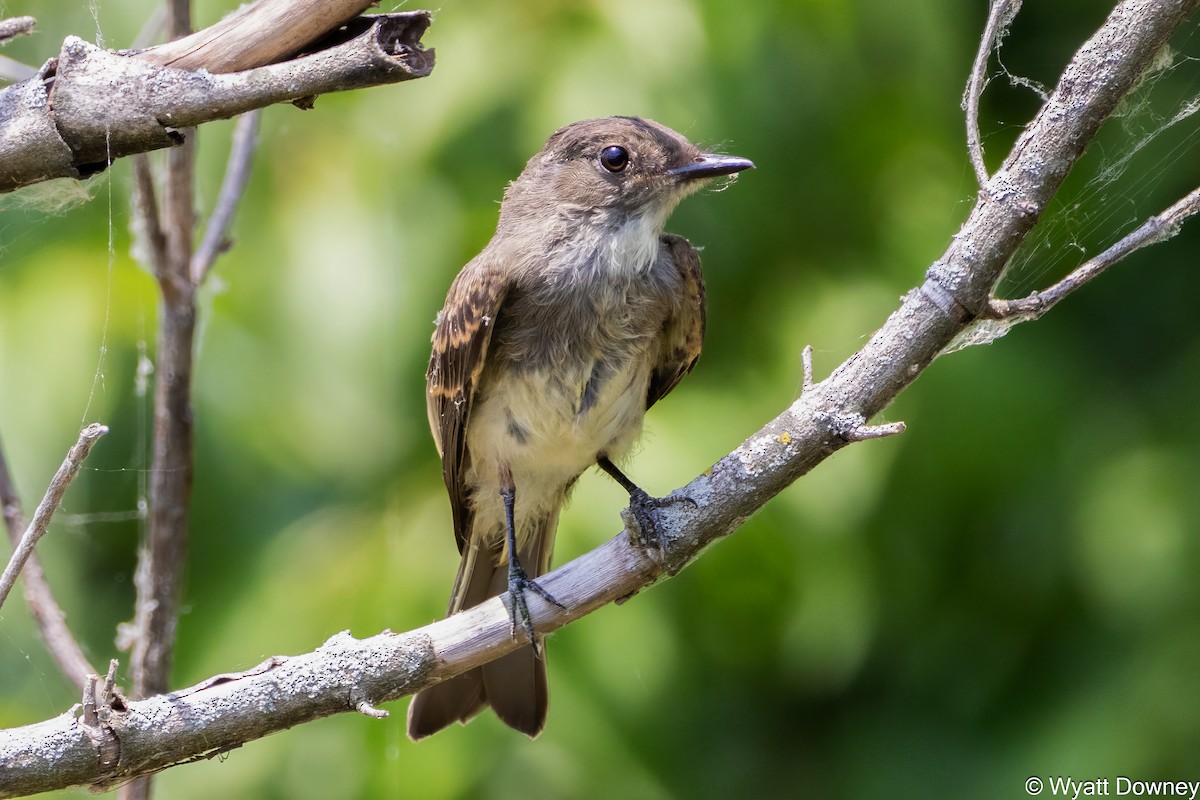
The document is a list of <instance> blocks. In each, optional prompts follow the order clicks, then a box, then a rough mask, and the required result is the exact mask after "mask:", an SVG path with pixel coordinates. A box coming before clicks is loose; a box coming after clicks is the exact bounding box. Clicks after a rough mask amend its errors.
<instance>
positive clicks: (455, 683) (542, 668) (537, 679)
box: [408, 508, 558, 740]
mask: <svg viewBox="0 0 1200 800" xmlns="http://www.w3.org/2000/svg"><path fill="white" fill-rule="evenodd" d="M532 527H533V530H532V532H531V534H530V535H529V536H528V537H520V538H521V539H522V540H523V542H522V544H521V546H520V547H519V548H518V550H517V557H518V558H519V559H520V561H521V566H522V567H524V568H525V570H526V572H527V573H528V574H529V577H531V578H536V577H538V576H539V575H543V574H545V573H546V572H548V571H549V569H550V554H551V552H552V551H553V550H554V533H555V530H556V529H557V528H558V508H554V509H552V510H550V511H548V512H547V513H546V514H545V515H544V516H543V517H541V518H540V519H538V520H537V521H536V522H535V523H534V524H533V526H532ZM492 533H493V534H494V535H489V536H476V535H472V536H471V537H470V538H469V539H468V545H467V546H466V547H464V548H463V554H462V561H461V562H460V563H459V566H458V577H457V578H456V579H455V581H454V592H453V594H452V595H451V598H450V610H449V611H448V612H447V616H449V615H450V614H454V613H457V612H459V611H462V610H463V609H465V608H471V607H472V606H477V605H479V604H480V603H482V602H483V601H484V600H487V599H489V598H491V597H495V596H496V595H499V594H502V593H503V592H505V591H506V590H507V589H508V561H507V559H504V560H501V559H502V558H503V553H502V552H500V550H498V549H489V548H488V547H487V546H485V545H483V544H480V543H482V542H503V541H504V533H503V530H501V531H497V532H492ZM538 650H539V651H540V652H541V655H540V656H539V655H537V654H536V653H535V652H534V648H533V647H522V648H520V649H518V650H515V651H514V652H512V653H509V654H508V655H506V656H501V657H500V658H498V659H496V660H495V661H492V662H490V663H488V664H484V665H483V666H482V667H479V668H478V669H473V670H471V671H470V672H465V673H463V674H462V675H458V676H457V677H454V678H451V679H449V680H446V681H442V682H441V683H439V684H437V685H435V686H431V687H430V688H428V689H425V690H424V691H421V692H418V693H417V695H416V696H415V697H414V698H413V701H412V703H411V704H410V705H409V707H408V735H409V738H411V739H413V740H417V739H422V738H424V737H426V736H429V735H430V734H433V733H437V732H438V731H440V730H441V729H442V728H445V727H446V726H447V725H449V724H451V723H453V722H466V721H467V720H469V719H471V717H473V716H475V715H476V714H478V713H479V712H480V711H482V710H483V709H484V708H485V707H487V706H489V705H490V706H491V707H492V710H493V711H495V712H496V716H498V717H500V719H501V721H502V722H504V724H505V725H508V726H509V727H510V728H515V729H516V730H518V731H520V732H521V733H524V734H525V735H526V736H529V737H530V738H532V737H535V736H537V735H538V734H539V733H541V732H542V728H543V726H545V724H546V709H547V707H548V705H549V702H550V699H549V690H548V688H547V686H546V661H545V658H546V656H545V647H544V646H542V645H541V641H540V638H539V647H538Z"/></svg>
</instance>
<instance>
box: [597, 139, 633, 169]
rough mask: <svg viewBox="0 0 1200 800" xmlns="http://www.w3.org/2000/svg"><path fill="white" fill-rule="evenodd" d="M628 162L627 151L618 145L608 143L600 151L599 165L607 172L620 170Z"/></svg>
mask: <svg viewBox="0 0 1200 800" xmlns="http://www.w3.org/2000/svg"><path fill="white" fill-rule="evenodd" d="M628 164H629V151H628V150H626V149H625V148H624V147H620V146H619V145H615V144H614V145H609V146H608V147H606V148H604V149H603V150H601V151H600V166H602V167H604V168H605V169H606V170H608V171H609V172H620V171H621V170H623V169H625V167H626V166H627V165H628Z"/></svg>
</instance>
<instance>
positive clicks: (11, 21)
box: [0, 17, 37, 47]
mask: <svg viewBox="0 0 1200 800" xmlns="http://www.w3.org/2000/svg"><path fill="white" fill-rule="evenodd" d="M35 25H37V20H35V19H34V18H33V17H9V18H8V19H0V47H3V46H4V45H6V44H8V43H9V42H10V41H12V40H13V39H15V38H17V37H18V36H28V35H29V34H31V33H33V28H34V26H35Z"/></svg>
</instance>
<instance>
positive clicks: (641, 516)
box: [621, 489, 696, 553]
mask: <svg viewBox="0 0 1200 800" xmlns="http://www.w3.org/2000/svg"><path fill="white" fill-rule="evenodd" d="M679 502H684V503H691V504H692V505H693V506H694V505H696V501H695V500H693V499H692V498H690V497H687V496H686V495H667V496H666V497H652V496H651V495H649V494H647V493H646V492H645V490H643V489H634V490H633V491H631V492H630V493H629V508H627V509H625V510H624V511H623V512H622V513H621V516H622V517H623V518H624V521H625V526H626V528H628V530H629V533H630V535H631V536H633V538H634V540H635V541H637V543H638V544H639V545H640V546H642V547H645V548H654V549H656V550H658V551H659V552H660V553H661V552H663V550H664V548H665V546H666V541H665V538H664V535H663V534H662V533H661V532H660V529H661V528H662V526H661V525H660V524H659V515H658V512H659V509H662V508H666V507H667V506H671V505H674V504H675V503H679Z"/></svg>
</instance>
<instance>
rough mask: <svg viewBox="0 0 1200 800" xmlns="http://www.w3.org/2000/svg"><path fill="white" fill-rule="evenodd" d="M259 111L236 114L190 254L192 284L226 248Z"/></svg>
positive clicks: (202, 277) (252, 150)
mask: <svg viewBox="0 0 1200 800" xmlns="http://www.w3.org/2000/svg"><path fill="white" fill-rule="evenodd" d="M260 113H261V112H260V111H259V110H258V109H255V110H254V111H251V112H249V113H246V114H243V115H242V116H240V117H238V121H237V125H236V126H235V127H234V129H233V144H232V146H231V148H230V151H229V163H228V164H227V165H226V166H225V177H224V179H223V180H222V181H221V191H220V193H219V194H218V195H217V203H216V205H215V206H214V207H213V212H212V216H211V217H209V220H208V223H207V225H206V226H205V228H204V237H203V238H202V239H201V240H200V246H199V247H197V248H196V254H195V255H194V256H192V270H191V271H192V283H194V284H195V285H196V286H202V285H203V284H204V280H205V278H207V277H208V272H209V270H210V269H212V265H213V262H214V261H216V260H217V256H219V255H220V254H221V253H223V252H225V250H226V249H228V247H229V228H230V226H231V225H232V224H233V217H234V214H235V213H236V212H237V206H238V202H239V201H240V200H241V197H242V192H243V191H244V190H245V188H246V182H247V181H249V180H250V166H251V164H252V163H253V162H254V153H255V151H256V150H257V149H258V122H259V117H260Z"/></svg>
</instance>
